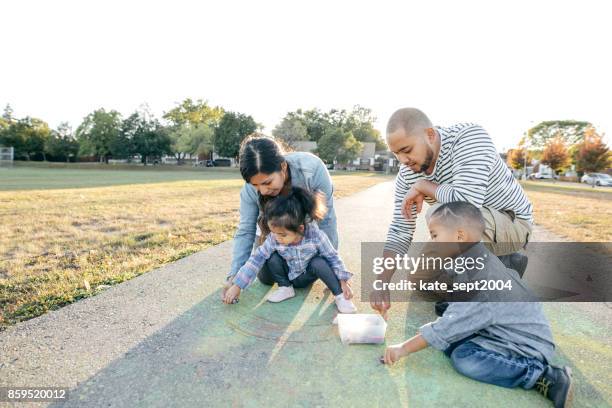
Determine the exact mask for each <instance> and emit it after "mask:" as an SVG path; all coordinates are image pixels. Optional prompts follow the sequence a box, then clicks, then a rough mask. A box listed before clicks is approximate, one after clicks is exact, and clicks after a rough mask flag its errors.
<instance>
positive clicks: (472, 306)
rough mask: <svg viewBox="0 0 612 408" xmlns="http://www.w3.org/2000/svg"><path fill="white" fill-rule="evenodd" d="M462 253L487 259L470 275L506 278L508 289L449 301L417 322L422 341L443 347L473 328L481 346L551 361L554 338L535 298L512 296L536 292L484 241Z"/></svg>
mask: <svg viewBox="0 0 612 408" xmlns="http://www.w3.org/2000/svg"><path fill="white" fill-rule="evenodd" d="M461 256H463V257H466V258H473V259H476V258H478V257H483V258H484V259H485V261H484V265H485V266H484V269H483V270H482V271H481V272H479V273H478V274H477V275H475V276H474V278H475V279H474V280H480V279H486V280H502V281H506V280H510V281H511V282H512V290H511V291H509V292H504V293H503V294H500V293H499V292H493V291H479V292H477V294H476V295H475V296H474V297H473V299H472V300H473V301H470V302H450V303H449V305H448V309H446V311H445V312H444V315H443V316H442V317H439V318H438V319H437V320H436V321H434V322H432V323H427V324H425V325H424V326H421V327H420V329H419V332H420V333H421V335H422V336H423V338H424V339H425V341H426V342H427V343H428V344H429V345H430V346H432V347H433V348H436V349H438V350H445V349H446V348H447V347H449V346H450V344H451V343H454V342H457V341H459V340H461V339H463V338H465V337H468V336H470V335H472V334H476V337H475V338H473V339H471V341H472V342H473V343H476V344H478V345H479V346H480V347H482V348H484V349H487V350H491V351H495V352H497V353H500V354H503V355H506V356H522V357H528V358H536V359H538V360H540V361H543V362H547V361H550V359H551V358H552V356H553V353H554V349H555V344H554V341H553V337H552V332H551V329H550V324H549V322H548V320H547V319H546V316H545V315H544V312H543V310H542V305H541V304H540V303H539V302H534V301H517V302H515V301H514V300H516V299H520V298H522V297H523V295H524V298H525V299H529V300H533V298H534V297H533V295H532V294H531V293H530V290H529V288H528V287H527V286H526V285H525V284H524V282H522V281H521V279H520V277H519V275H518V273H517V272H516V271H514V270H512V269H508V268H506V267H505V266H504V264H503V263H502V262H501V261H500V260H499V258H498V257H497V256H495V255H493V253H491V252H490V251H489V250H488V249H487V248H486V247H485V246H484V245H483V244H482V243H478V244H476V245H474V246H472V247H471V248H470V249H468V250H467V251H466V252H465V253H464V254H462V255H461ZM506 300H507V301H506Z"/></svg>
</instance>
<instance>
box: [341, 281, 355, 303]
mask: <svg viewBox="0 0 612 408" xmlns="http://www.w3.org/2000/svg"><path fill="white" fill-rule="evenodd" d="M340 287H341V288H342V293H343V294H344V298H345V299H352V298H353V289H351V285H350V284H349V283H348V281H345V280H341V281H340Z"/></svg>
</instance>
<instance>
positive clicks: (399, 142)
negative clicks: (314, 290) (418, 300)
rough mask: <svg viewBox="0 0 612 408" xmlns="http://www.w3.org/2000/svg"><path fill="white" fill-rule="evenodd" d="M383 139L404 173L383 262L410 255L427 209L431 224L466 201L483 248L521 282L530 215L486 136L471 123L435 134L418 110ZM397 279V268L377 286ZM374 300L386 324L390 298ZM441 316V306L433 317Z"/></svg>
mask: <svg viewBox="0 0 612 408" xmlns="http://www.w3.org/2000/svg"><path fill="white" fill-rule="evenodd" d="M386 136H387V144H388V146H389V149H390V150H391V151H392V152H393V154H394V155H395V156H396V157H397V159H398V160H399V161H400V163H401V165H400V170H399V173H398V175H397V177H396V179H395V209H394V213H393V221H392V222H391V225H390V227H389V232H388V234H387V242H386V245H385V250H384V255H383V256H385V257H391V258H393V257H395V256H396V254H400V255H403V254H406V253H408V248H409V247H410V244H411V242H412V237H413V235H414V230H415V226H416V217H417V214H418V213H420V212H421V209H422V206H423V201H426V202H427V203H429V204H432V206H431V207H430V208H429V210H428V212H427V214H426V215H425V217H426V219H429V215H430V214H431V213H432V212H433V211H435V209H436V208H437V207H438V206H439V205H441V203H448V202H453V201H467V202H469V203H471V204H474V205H475V206H476V207H478V208H479V209H480V211H481V213H482V215H483V217H484V219H485V224H486V228H485V232H484V235H483V241H484V242H485V245H486V246H487V247H488V248H489V249H490V250H491V251H492V252H493V253H494V254H495V255H497V256H499V258H500V259H501V260H502V262H504V264H506V266H508V267H509V268H512V269H515V270H517V272H519V275H521V276H522V274H523V273H524V271H525V268H526V267H527V258H526V257H525V256H523V255H521V254H518V253H517V251H519V250H520V249H521V248H524V247H525V246H526V245H527V242H528V240H529V235H530V234H531V229H532V222H533V215H532V211H533V209H532V205H531V203H530V202H529V200H528V199H527V197H526V196H525V193H524V191H523V189H522V188H521V186H520V185H519V184H518V182H517V181H516V180H515V179H514V177H513V176H512V173H511V172H510V170H509V169H508V167H507V166H506V165H505V164H504V162H503V161H502V160H501V157H500V156H499V154H498V153H497V150H496V149H495V145H494V144H493V141H492V140H491V137H490V136H489V135H488V134H487V132H486V131H485V130H484V129H483V128H482V127H480V126H478V125H475V124H471V123H461V124H457V125H454V126H451V127H448V128H445V127H439V126H433V125H432V123H431V121H430V120H429V118H428V117H427V116H426V115H425V114H424V113H423V112H421V111H420V110H418V109H415V108H403V109H399V110H397V111H396V112H395V113H394V114H393V115H392V116H391V118H390V119H389V122H388V124H387V132H386ZM394 272H395V268H390V269H387V270H385V271H384V272H383V274H382V275H381V276H380V278H382V279H383V281H387V282H389V281H390V280H391V277H392V276H393V274H394ZM370 300H371V306H372V308H374V309H375V310H377V311H379V312H380V313H382V314H383V316H385V317H386V313H387V310H388V309H389V307H391V305H390V301H389V294H388V292H385V291H380V292H379V291H377V292H373V293H372V295H371V299H370ZM443 309H444V307H443V305H437V310H436V312H437V313H438V314H441V313H442V312H443Z"/></svg>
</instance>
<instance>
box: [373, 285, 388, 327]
mask: <svg viewBox="0 0 612 408" xmlns="http://www.w3.org/2000/svg"><path fill="white" fill-rule="evenodd" d="M370 306H371V307H372V309H374V310H376V311H377V312H378V313H380V314H381V315H382V317H383V319H385V320H387V319H388V315H387V311H388V310H389V309H390V308H391V296H390V295H389V291H388V290H374V291H372V292H370Z"/></svg>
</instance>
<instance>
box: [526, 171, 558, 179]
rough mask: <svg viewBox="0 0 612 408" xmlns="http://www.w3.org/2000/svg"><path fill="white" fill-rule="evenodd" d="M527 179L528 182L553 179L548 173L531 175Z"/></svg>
mask: <svg viewBox="0 0 612 408" xmlns="http://www.w3.org/2000/svg"><path fill="white" fill-rule="evenodd" d="M529 179H530V180H536V179H537V180H544V179H548V180H552V179H553V175H552V174H549V173H540V172H537V173H532V174H530V175H529Z"/></svg>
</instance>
